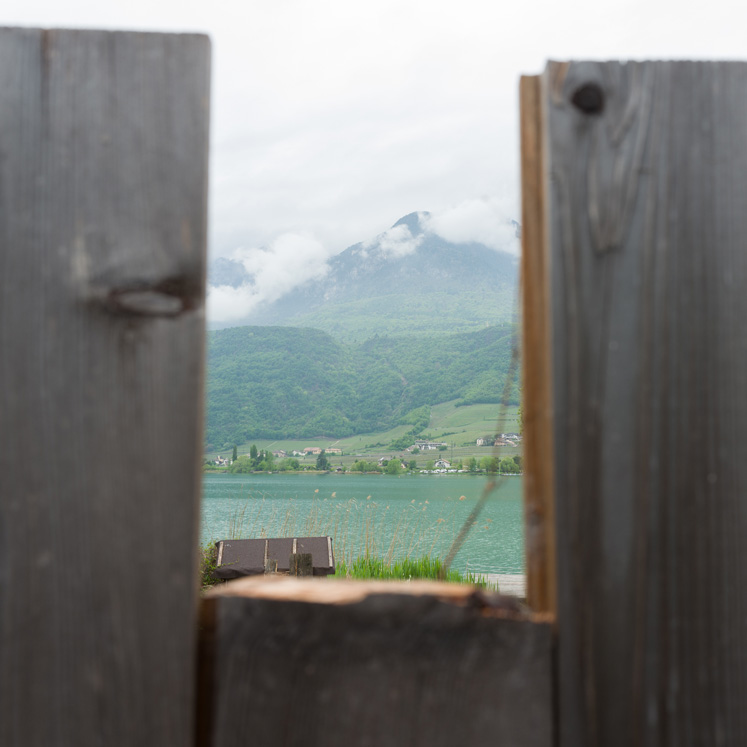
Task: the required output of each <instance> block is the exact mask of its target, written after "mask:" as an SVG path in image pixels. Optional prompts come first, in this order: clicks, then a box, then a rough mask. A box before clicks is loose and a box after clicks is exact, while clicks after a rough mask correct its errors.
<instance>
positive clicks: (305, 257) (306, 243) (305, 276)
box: [207, 233, 329, 322]
mask: <svg viewBox="0 0 747 747" xmlns="http://www.w3.org/2000/svg"><path fill="white" fill-rule="evenodd" d="M328 254H329V253H328V252H327V250H326V249H325V248H324V247H323V246H322V244H320V243H319V242H318V241H317V240H316V239H314V238H312V237H311V236H307V235H303V234H295V233H286V234H283V235H281V236H279V237H278V238H277V239H275V241H273V242H272V243H271V244H270V245H269V246H268V247H262V248H251V249H237V250H236V251H234V252H233V253H232V254H231V255H230V259H233V260H236V261H238V262H240V263H241V264H242V265H243V266H244V269H245V270H246V271H247V273H248V274H249V275H250V277H251V280H250V281H249V282H247V283H245V284H244V285H242V286H241V287H239V288H233V287H231V286H229V285H218V286H210V288H209V289H208V300H207V313H208V318H209V319H210V321H211V322H232V321H237V320H239V319H244V318H246V317H247V316H248V315H249V314H251V312H252V311H254V309H256V308H257V307H258V306H260V305H261V304H264V303H272V302H273V301H276V300H277V299H278V298H280V297H282V296H284V295H285V294H286V293H288V292H289V291H291V290H293V289H294V288H296V287H298V286H299V285H303V284H304V283H306V282H308V281H310V280H316V279H320V278H322V277H324V276H325V275H326V274H327V272H329V265H328V264H327V257H328Z"/></svg>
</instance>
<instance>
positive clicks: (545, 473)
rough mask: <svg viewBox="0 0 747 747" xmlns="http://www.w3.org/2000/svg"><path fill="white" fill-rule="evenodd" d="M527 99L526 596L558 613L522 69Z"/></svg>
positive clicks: (535, 184)
mask: <svg viewBox="0 0 747 747" xmlns="http://www.w3.org/2000/svg"><path fill="white" fill-rule="evenodd" d="M519 90H520V100H521V174H522V178H521V184H522V216H521V218H522V220H521V242H522V252H521V295H522V310H523V313H522V336H523V340H522V346H521V349H522V355H523V357H524V366H523V371H522V376H523V380H522V389H523V394H522V413H523V418H524V528H525V533H526V538H525V542H526V568H527V573H526V577H527V602H528V604H529V605H530V607H531V608H532V609H533V610H535V611H537V612H550V613H553V614H554V613H555V611H556V607H557V589H556V577H557V572H556V568H555V496H554V488H555V485H554V473H553V466H554V462H553V442H552V436H553V420H552V367H551V366H550V365H549V361H550V357H551V356H550V279H549V278H550V270H549V257H548V249H547V235H546V231H547V226H546V220H545V216H546V195H545V184H546V174H545V168H546V165H545V157H544V141H543V131H544V128H543V120H544V115H543V111H542V92H541V78H540V77H539V76H531V77H530V76H524V77H522V78H521V83H520V89H519Z"/></svg>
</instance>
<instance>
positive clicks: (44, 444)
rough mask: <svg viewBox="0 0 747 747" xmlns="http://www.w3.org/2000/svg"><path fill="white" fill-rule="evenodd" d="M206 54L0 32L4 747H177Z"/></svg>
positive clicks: (0, 694) (183, 684)
mask: <svg viewBox="0 0 747 747" xmlns="http://www.w3.org/2000/svg"><path fill="white" fill-rule="evenodd" d="M209 55H210V45H209V42H208V40H207V39H206V38H205V37H201V36H175V35H164V34H138V33H106V32H94V31H38V30H23V29H8V30H0V356H2V358H1V359H0V744H2V745H4V747H15V746H18V747H20V746H21V745H24V746H25V747H32V746H33V747H41V746H42V745H47V746H48V747H51V746H52V745H70V746H71V747H73V746H77V747H85V746H87V745H133V746H134V745H138V746H139V747H142V745H148V744H162V745H171V746H173V747H179V746H180V745H184V746H186V745H189V744H191V743H192V739H193V738H192V732H193V729H192V712H193V696H194V684H193V683H194V672H195V654H194V649H195V645H196V641H195V639H196V614H197V607H196V605H197V590H196V574H195V566H196V562H195V561H196V553H195V549H196V542H197V532H196V528H197V521H198V513H197V509H198V488H199V475H198V467H199V464H200V461H201V459H200V454H201V444H202V422H201V411H202V405H201V400H202V388H203V358H204V353H203V337H204V314H203V292H204V291H203V287H204V265H205V235H206V200H207V178H206V177H207V150H208V109H209V101H208V95H209Z"/></svg>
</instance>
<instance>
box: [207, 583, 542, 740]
mask: <svg viewBox="0 0 747 747" xmlns="http://www.w3.org/2000/svg"><path fill="white" fill-rule="evenodd" d="M451 586H452V585H449V584H415V585H414V586H412V585H411V584H396V583H380V584H371V583H369V582H354V581H351V582H345V581H330V580H325V579H287V578H286V579H277V578H276V579H266V578H259V577H256V578H251V579H250V578H247V579H241V580H240V581H232V582H229V583H228V584H226V585H224V586H222V587H221V588H220V589H216V591H214V592H213V593H212V594H211V595H210V596H209V597H208V598H206V599H205V600H203V625H204V627H203V646H204V651H205V655H206V656H210V657H212V660H211V661H210V662H209V664H205V662H204V661H203V666H202V678H203V681H205V682H210V683H211V684H212V698H211V699H210V700H209V701H205V700H203V701H202V702H201V707H202V708H204V709H205V710H203V712H202V715H203V721H202V723H201V730H200V734H201V735H202V739H203V741H202V742H201V743H200V744H201V747H204V745H207V744H210V745H211V746H212V747H228V745H231V746H233V745H237V744H249V743H252V744H262V745H265V744H267V745H277V747H290V746H291V745H293V746H296V745H298V746H300V745H304V746H305V747H316V746H318V747H322V746H324V747H348V746H349V745H360V746H362V747H363V746H365V745H387V746H388V747H398V746H399V745H401V746H402V747H405V746H407V747H414V746H416V745H422V746H426V745H427V746H428V747H440V746H442V745H443V746H444V747H445V746H447V745H448V747H453V745H457V744H458V745H462V744H463V745H471V746H475V747H478V746H479V745H491V746H492V745H496V744H507V745H512V746H516V747H521V746H522V745H527V746H530V745H531V747H543V745H547V746H549V745H551V744H552V735H553V721H552V718H553V714H552V705H553V702H552V655H553V651H552V645H553V644H552V627H551V624H550V623H548V622H543V621H540V620H538V619H534V618H529V617H526V616H522V615H520V614H517V613H516V612H512V611H507V610H502V609H499V608H496V609H491V608H490V607H489V606H486V605H489V604H490V603H491V600H496V599H497V600H500V599H501V598H499V597H496V596H495V595H487V596H485V597H483V596H481V595H480V594H479V593H478V594H475V592H474V590H473V589H471V588H467V589H461V590H459V592H458V593H452V589H451V588H450V587H451ZM403 589H404V591H403ZM444 589H445V591H443V590H444ZM499 603H500V602H499ZM512 603H513V604H516V603H515V601H513V602H512ZM203 692H204V691H203ZM208 735H210V738H209V739H208Z"/></svg>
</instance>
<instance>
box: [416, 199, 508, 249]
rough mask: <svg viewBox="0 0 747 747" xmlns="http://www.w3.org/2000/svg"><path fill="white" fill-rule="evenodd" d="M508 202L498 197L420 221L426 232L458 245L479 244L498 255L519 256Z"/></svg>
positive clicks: (469, 203)
mask: <svg viewBox="0 0 747 747" xmlns="http://www.w3.org/2000/svg"><path fill="white" fill-rule="evenodd" d="M512 218H513V215H512V214H511V212H510V206H509V203H508V201H507V200H503V199H501V198H499V197H485V198H481V199H472V200H465V201H464V202H460V203H459V204H458V205H455V206H454V207H450V208H446V209H445V210H441V211H439V212H436V213H432V214H431V215H430V216H428V217H425V216H422V217H421V222H423V223H424V224H425V228H426V230H427V231H429V232H431V233H435V234H437V235H438V236H440V237H441V238H443V239H446V241H451V242H453V243H455V244H466V243H469V242H473V241H476V242H479V243H481V244H485V245H486V246H489V247H490V248H491V249H495V250H497V251H502V252H509V253H511V254H518V253H519V240H518V239H517V238H516V227H515V226H514V225H513V223H511V219H512Z"/></svg>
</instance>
